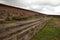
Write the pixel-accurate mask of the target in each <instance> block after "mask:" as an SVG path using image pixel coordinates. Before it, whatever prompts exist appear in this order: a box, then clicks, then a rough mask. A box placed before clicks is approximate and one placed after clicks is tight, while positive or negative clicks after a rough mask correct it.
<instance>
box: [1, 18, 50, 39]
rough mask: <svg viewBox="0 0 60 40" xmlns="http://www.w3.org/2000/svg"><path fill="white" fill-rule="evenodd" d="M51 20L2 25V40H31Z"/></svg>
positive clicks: (44, 19)
mask: <svg viewBox="0 0 60 40" xmlns="http://www.w3.org/2000/svg"><path fill="white" fill-rule="evenodd" d="M49 20H50V18H43V19H42V18H41V19H38V20H34V21H31V22H25V23H24V22H23V24H22V23H21V22H17V23H12V24H4V25H0V40H30V39H31V38H32V37H33V35H35V34H36V33H37V32H39V31H40V30H41V29H42V28H43V27H44V25H45V24H46V23H47V22H48V21H49Z"/></svg>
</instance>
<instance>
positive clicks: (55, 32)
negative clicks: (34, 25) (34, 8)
mask: <svg viewBox="0 0 60 40" xmlns="http://www.w3.org/2000/svg"><path fill="white" fill-rule="evenodd" d="M57 20H59V19H57ZM57 20H56V18H53V19H52V20H51V21H50V22H48V23H47V25H45V28H43V30H41V31H40V32H39V33H37V34H36V35H35V36H33V38H32V40H60V27H58V26H57V25H55V24H54V21H57Z"/></svg>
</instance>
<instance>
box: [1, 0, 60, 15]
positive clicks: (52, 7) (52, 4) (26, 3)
mask: <svg viewBox="0 0 60 40" xmlns="http://www.w3.org/2000/svg"><path fill="white" fill-rule="evenodd" d="M0 3H4V4H7V5H11V6H16V7H21V8H25V9H29V10H33V11H37V12H42V13H44V14H48V15H60V0H12V1H11V0H0Z"/></svg>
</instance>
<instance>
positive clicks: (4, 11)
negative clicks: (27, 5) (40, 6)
mask: <svg viewBox="0 0 60 40" xmlns="http://www.w3.org/2000/svg"><path fill="white" fill-rule="evenodd" d="M38 15H39V16H40V14H39V13H37V12H33V11H30V10H25V9H22V8H17V7H13V6H8V5H4V4H0V19H5V20H7V19H9V20H12V19H13V18H14V19H21V18H27V17H33V16H38Z"/></svg>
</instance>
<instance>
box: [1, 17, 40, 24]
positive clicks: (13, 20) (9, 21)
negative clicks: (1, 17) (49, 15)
mask: <svg viewBox="0 0 60 40" xmlns="http://www.w3.org/2000/svg"><path fill="white" fill-rule="evenodd" d="M38 18H40V17H29V18H23V19H21V20H15V19H12V20H7V21H5V22H3V23H0V24H9V23H15V22H18V21H26V20H36V19H38Z"/></svg>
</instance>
